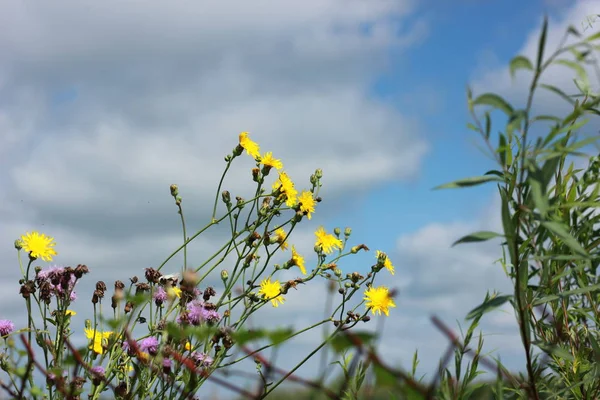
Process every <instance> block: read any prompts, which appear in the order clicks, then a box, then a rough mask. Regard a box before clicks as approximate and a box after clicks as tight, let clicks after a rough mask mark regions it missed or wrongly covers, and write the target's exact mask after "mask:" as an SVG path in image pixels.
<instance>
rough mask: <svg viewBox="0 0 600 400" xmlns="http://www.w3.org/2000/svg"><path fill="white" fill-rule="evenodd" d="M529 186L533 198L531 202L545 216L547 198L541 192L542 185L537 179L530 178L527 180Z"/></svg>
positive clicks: (547, 205)
mask: <svg viewBox="0 0 600 400" xmlns="http://www.w3.org/2000/svg"><path fill="white" fill-rule="evenodd" d="M529 185H530V186H531V197H532V199H533V204H534V205H535V207H536V208H537V209H538V210H539V212H540V214H541V215H542V216H545V215H546V213H547V212H548V207H549V204H548V199H547V198H546V196H545V195H544V193H543V189H542V185H541V183H540V182H539V181H537V180H534V179H532V180H531V181H530V182H529Z"/></svg>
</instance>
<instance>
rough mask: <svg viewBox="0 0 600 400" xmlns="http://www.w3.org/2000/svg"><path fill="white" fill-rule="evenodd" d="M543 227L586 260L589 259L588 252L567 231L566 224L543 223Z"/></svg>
mask: <svg viewBox="0 0 600 400" xmlns="http://www.w3.org/2000/svg"><path fill="white" fill-rule="evenodd" d="M542 226H543V227H544V228H546V229H548V230H549V231H550V232H552V233H554V234H555V235H556V236H558V237H559V238H560V239H561V240H562V241H563V242H564V243H565V244H566V245H567V246H568V247H569V248H570V249H571V250H573V252H575V253H577V254H578V255H580V256H583V257H584V258H587V257H589V255H588V253H587V251H585V249H584V248H583V247H581V245H580V244H579V242H578V241H577V239H575V238H574V237H573V236H572V235H571V234H570V233H569V232H568V230H567V228H566V227H565V225H564V224H562V223H560V222H555V221H543V222H542Z"/></svg>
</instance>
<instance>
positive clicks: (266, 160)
mask: <svg viewBox="0 0 600 400" xmlns="http://www.w3.org/2000/svg"><path fill="white" fill-rule="evenodd" d="M260 162H261V163H262V164H263V165H264V166H265V167H273V168H275V169H277V170H279V169H282V168H283V163H282V162H281V160H278V159H275V158H273V153H272V152H270V151H269V152H268V153H265V155H264V156H262V158H261V160H260Z"/></svg>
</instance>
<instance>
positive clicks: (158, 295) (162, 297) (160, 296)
mask: <svg viewBox="0 0 600 400" xmlns="http://www.w3.org/2000/svg"><path fill="white" fill-rule="evenodd" d="M153 297H154V302H155V303H156V305H157V306H160V305H161V304H162V303H164V302H165V301H167V292H166V291H165V289H164V288H163V287H162V286H159V287H158V288H157V289H156V291H155V292H154V295H153Z"/></svg>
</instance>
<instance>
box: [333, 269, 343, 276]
mask: <svg viewBox="0 0 600 400" xmlns="http://www.w3.org/2000/svg"><path fill="white" fill-rule="evenodd" d="M333 273H334V274H335V276H337V277H338V278H339V277H341V276H342V270H341V269H339V268H336V269H334V270H333Z"/></svg>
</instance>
